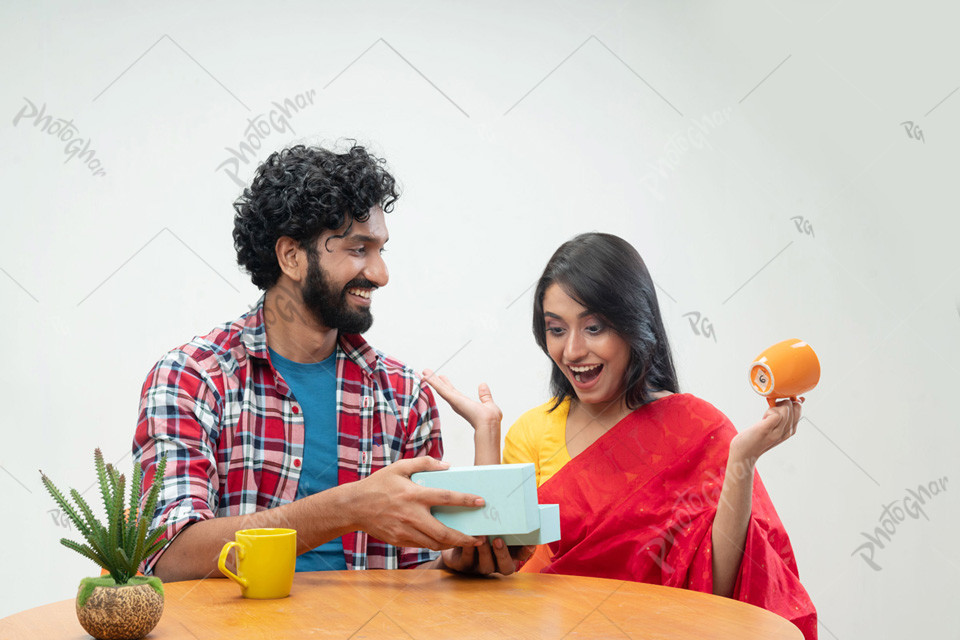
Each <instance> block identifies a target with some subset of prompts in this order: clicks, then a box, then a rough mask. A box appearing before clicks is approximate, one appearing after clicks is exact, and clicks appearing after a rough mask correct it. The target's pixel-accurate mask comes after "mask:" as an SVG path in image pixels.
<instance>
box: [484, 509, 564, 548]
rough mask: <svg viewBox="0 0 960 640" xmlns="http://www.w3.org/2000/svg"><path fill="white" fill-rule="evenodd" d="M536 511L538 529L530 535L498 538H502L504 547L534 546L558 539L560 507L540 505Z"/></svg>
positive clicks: (522, 534) (519, 534)
mask: <svg viewBox="0 0 960 640" xmlns="http://www.w3.org/2000/svg"><path fill="white" fill-rule="evenodd" d="M537 509H538V510H539V511H540V528H539V529H534V530H533V531H531V532H530V533H517V534H508V535H505V536H498V537H500V538H503V543H504V544H505V545H507V546H509V547H526V546H529V545H534V544H547V543H548V542H554V541H556V540H559V539H560V505H558V504H541V505H538V506H537Z"/></svg>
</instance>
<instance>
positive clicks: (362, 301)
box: [301, 207, 389, 333]
mask: <svg viewBox="0 0 960 640" xmlns="http://www.w3.org/2000/svg"><path fill="white" fill-rule="evenodd" d="M344 234H345V235H344ZM339 236H343V237H339ZM387 240H388V235H387V226H386V223H385V222H384V219H383V211H382V210H381V209H380V207H374V208H373V209H371V210H370V217H369V218H367V220H366V221H365V222H356V221H354V222H353V224H352V226H351V225H350V224H349V223H348V224H345V225H344V226H343V227H341V228H340V229H337V230H336V231H324V232H323V233H322V234H321V235H320V238H319V239H318V240H317V243H316V245H315V246H314V251H312V252H309V255H308V257H307V260H308V266H307V277H306V280H305V281H304V284H303V287H302V288H301V292H302V294H303V303H304V305H306V307H307V309H308V310H309V311H310V312H311V313H312V314H313V316H314V317H315V318H316V320H317V322H319V323H320V324H322V325H324V326H326V327H329V328H331V329H337V330H339V331H342V332H344V333H363V332H364V331H366V330H367V329H369V328H370V326H371V325H372V324H373V315H372V314H371V313H370V303H371V300H372V298H373V292H374V290H376V289H377V288H379V287H382V286H384V285H386V284H387V281H388V280H389V274H388V273H387V265H386V264H385V263H384V261H383V257H382V256H381V255H380V254H381V252H382V251H383V245H384V244H386V242H387Z"/></svg>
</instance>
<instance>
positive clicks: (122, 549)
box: [40, 449, 167, 604]
mask: <svg viewBox="0 0 960 640" xmlns="http://www.w3.org/2000/svg"><path fill="white" fill-rule="evenodd" d="M93 457H94V461H95V463H96V468H97V480H98V481H99V483H100V495H101V496H102V497H103V506H104V508H105V509H106V515H107V519H106V524H105V525H104V524H103V523H101V522H100V521H99V520H97V518H96V517H95V516H94V514H93V510H92V509H91V508H90V505H89V504H87V501H86V500H84V499H83V496H82V495H80V492H79V491H77V490H76V489H71V490H70V496H71V497H72V498H73V500H74V502H75V503H76V508H74V506H73V505H71V504H70V502H69V501H68V500H67V498H66V497H65V496H64V495H63V494H62V493H61V492H60V490H59V489H57V487H56V486H55V485H54V484H53V481H52V480H50V478H48V477H47V476H46V474H44V473H43V471H42V470H41V471H40V475H41V477H42V478H43V486H45V487H46V488H47V491H48V492H49V493H50V495H51V496H53V499H54V500H55V501H56V503H57V504H58V505H59V506H60V509H61V511H62V512H63V513H65V514H67V517H68V518H70V520H71V522H73V525H74V526H75V527H76V528H77V531H79V532H80V534H81V535H83V537H84V538H85V539H86V541H87V544H78V543H76V542H74V541H73V540H68V539H67V538H60V544H62V545H63V546H65V547H67V548H68V549H73V550H74V551H76V552H77V553H79V554H80V555H82V556H84V557H86V558H89V559H91V560H93V561H94V562H96V563H97V564H98V565H100V566H101V567H103V568H104V569H106V570H107V572H108V573H109V574H110V579H111V580H112V582H113V583H114V584H116V585H124V584H128V583H130V582H131V579H132V578H134V576H136V575H137V568H138V567H139V566H140V563H141V562H142V561H143V559H144V558H146V557H148V556H150V555H152V554H153V553H154V552H156V551H157V550H159V549H160V547H162V546H163V544H164V540H161V539H160V537H161V536H162V535H163V533H164V531H165V529H164V528H163V527H160V528H158V529H151V528H150V526H149V525H150V522H151V521H152V520H153V511H154V509H155V508H156V505H157V498H158V497H159V496H160V485H161V484H162V483H163V473H164V469H166V466H167V459H166V456H164V457H162V458H161V459H160V463H159V464H158V465H157V470H156V473H155V474H154V476H153V483H152V484H151V485H150V491H149V493H148V494H147V500H146V502H145V503H143V508H140V505H141V500H142V498H143V492H142V491H141V488H140V482H141V480H142V471H141V470H140V465H139V464H137V463H134V465H133V480H132V482H131V483H130V493H129V495H130V498H129V501H130V504H129V510H127V511H125V510H124V504H123V497H124V490H125V484H126V478H125V477H124V476H123V475H122V474H120V473H119V472H118V471H117V470H116V468H114V466H113V465H111V464H104V461H103V453H101V451H100V449H96V450H95V451H94V454H93ZM104 578H106V576H105V577H104ZM153 581H156V583H157V584H156V585H153V584H151V586H153V587H154V589H158V588H159V590H160V591H159V592H160V593H161V594H162V587H160V585H159V580H157V579H156V578H152V579H150V580H149V582H151V583H152V582H153ZM137 582H139V581H137ZM81 604H83V603H81Z"/></svg>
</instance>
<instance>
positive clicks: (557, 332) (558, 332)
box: [547, 327, 563, 336]
mask: <svg viewBox="0 0 960 640" xmlns="http://www.w3.org/2000/svg"><path fill="white" fill-rule="evenodd" d="M547 333H549V334H551V335H554V336H562V335H563V327H547Z"/></svg>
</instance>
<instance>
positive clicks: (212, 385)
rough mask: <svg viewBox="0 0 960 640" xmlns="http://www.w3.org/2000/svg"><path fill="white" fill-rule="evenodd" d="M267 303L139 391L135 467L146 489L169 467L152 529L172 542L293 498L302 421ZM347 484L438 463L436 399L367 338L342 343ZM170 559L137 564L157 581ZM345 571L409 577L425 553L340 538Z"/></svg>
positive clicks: (177, 353)
mask: <svg viewBox="0 0 960 640" xmlns="http://www.w3.org/2000/svg"><path fill="white" fill-rule="evenodd" d="M263 313H264V312H263V298H262V297H261V298H260V301H259V303H258V304H257V306H256V307H255V308H254V309H252V310H251V311H250V312H249V313H247V314H244V315H243V316H241V317H240V318H239V319H237V320H236V321H235V322H232V323H229V324H225V325H222V326H220V327H217V328H216V329H214V330H213V331H211V332H210V333H208V334H207V335H205V336H202V337H196V338H194V339H193V340H191V341H190V342H189V343H187V344H186V345H184V346H182V347H180V348H178V349H174V350H173V351H171V352H169V353H167V354H166V355H165V356H164V357H163V358H161V359H160V361H159V362H158V363H157V364H156V365H155V366H154V367H153V370H152V371H151V372H150V374H149V375H148V376H147V379H146V382H145V383H144V385H143V392H142V394H141V398H140V418H139V421H138V423H137V431H136V435H135V436H134V440H133V455H134V460H136V461H138V462H139V463H140V466H141V468H142V469H143V486H144V487H149V485H150V483H151V482H152V481H153V475H154V471H155V468H156V464H157V462H158V461H159V457H160V456H161V455H163V454H166V456H167V469H166V473H165V474H164V481H163V487H162V490H161V492H160V499H159V501H158V503H157V507H156V511H155V512H154V518H153V522H152V526H154V527H160V526H163V527H165V528H166V536H165V537H166V539H167V540H168V541H169V540H173V538H174V537H175V536H176V535H177V534H178V533H179V532H180V531H181V530H183V528H184V527H185V526H186V525H188V524H190V523H192V522H196V521H200V520H207V519H209V518H214V517H217V516H236V515H244V514H249V513H253V512H256V511H260V510H262V509H271V508H273V507H278V506H280V505H283V504H286V503H288V502H292V501H293V500H295V499H296V496H297V483H298V482H299V479H300V470H301V468H302V464H303V463H302V456H303V438H304V434H303V414H302V413H301V411H300V406H299V404H298V403H297V401H296V399H295V398H294V397H293V396H292V395H291V392H290V389H289V387H287V384H286V383H285V382H284V381H283V378H282V377H281V376H280V374H279V373H277V371H276V369H274V368H273V365H272V364H271V362H270V357H269V352H268V349H267V332H266V327H265V325H264V320H263ZM336 353H337V357H336V362H337V432H338V434H337V465H338V481H339V484H341V485H342V484H346V483H348V482H354V481H356V480H359V479H361V478H365V477H367V476H369V475H370V474H371V473H373V472H374V471H376V470H377V469H381V468H383V467H385V466H386V465H388V464H390V463H391V462H394V461H396V460H399V459H401V458H413V457H416V456H425V455H426V456H433V457H434V458H437V459H439V458H441V457H442V455H443V446H442V443H441V440H440V419H439V416H438V414H437V406H436V402H435V401H434V398H433V394H432V393H431V391H430V389H429V388H428V387H427V386H426V385H423V384H422V382H421V379H420V377H419V376H417V375H416V374H415V373H414V372H413V371H412V370H411V369H410V368H408V367H406V366H404V365H403V364H402V363H400V362H398V361H397V360H394V359H392V358H389V357H387V356H385V355H383V354H382V353H380V352H379V351H377V350H375V349H374V348H372V347H371V346H370V345H368V344H367V343H366V341H364V339H363V338H361V337H360V336H359V335H354V334H343V333H341V334H340V336H339V339H338V343H337V351H336ZM165 549H166V547H164V549H161V550H160V551H159V552H157V553H156V554H154V555H153V556H151V557H149V558H147V559H146V560H145V561H144V563H143V565H142V566H141V571H143V572H144V573H147V574H149V573H152V572H153V568H154V565H155V564H156V562H157V560H158V559H159V557H160V556H161V555H162V554H163V551H164V550H165ZM343 552H344V558H345V560H346V565H347V568H349V569H396V568H405V567H412V566H416V565H418V564H421V563H423V562H427V561H429V560H432V559H434V558H436V557H437V556H438V555H439V554H437V553H436V552H434V551H431V550H429V549H420V548H415V547H395V546H393V545H389V544H386V543H385V542H382V541H380V540H377V539H376V538H373V537H371V536H369V535H368V534H367V533H365V532H362V531H355V532H353V533H350V534H347V535H345V536H343Z"/></svg>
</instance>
